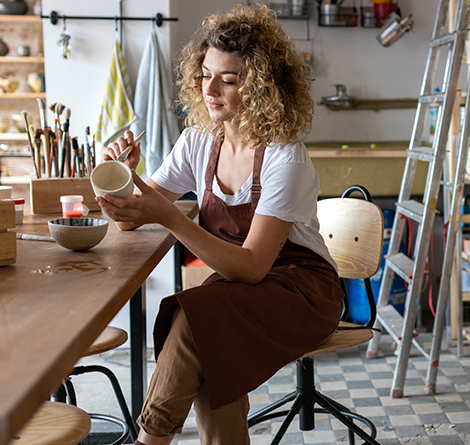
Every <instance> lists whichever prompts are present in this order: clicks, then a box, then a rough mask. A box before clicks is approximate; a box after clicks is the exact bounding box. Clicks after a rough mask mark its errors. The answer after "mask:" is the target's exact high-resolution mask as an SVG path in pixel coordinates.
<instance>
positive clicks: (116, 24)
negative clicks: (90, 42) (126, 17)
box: [114, 17, 119, 32]
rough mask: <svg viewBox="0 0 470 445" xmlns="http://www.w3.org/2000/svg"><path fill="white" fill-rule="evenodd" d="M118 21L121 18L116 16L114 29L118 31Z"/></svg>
mask: <svg viewBox="0 0 470 445" xmlns="http://www.w3.org/2000/svg"><path fill="white" fill-rule="evenodd" d="M118 22H119V18H118V17H114V31H116V32H118V31H119V25H118Z"/></svg>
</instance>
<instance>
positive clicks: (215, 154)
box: [205, 138, 222, 192]
mask: <svg viewBox="0 0 470 445" xmlns="http://www.w3.org/2000/svg"><path fill="white" fill-rule="evenodd" d="M221 146H222V139H220V138H217V139H216V140H215V141H214V145H213V146H212V150H211V153H210V155H209V161H208V162H207V168H206V176H205V182H206V190H207V191H208V192H212V182H213V181H214V175H215V169H216V168H217V161H218V160H219V153H220V147H221Z"/></svg>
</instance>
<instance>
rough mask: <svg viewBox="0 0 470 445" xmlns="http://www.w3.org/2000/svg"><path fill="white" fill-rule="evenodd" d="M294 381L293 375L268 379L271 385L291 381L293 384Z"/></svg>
mask: <svg viewBox="0 0 470 445" xmlns="http://www.w3.org/2000/svg"><path fill="white" fill-rule="evenodd" d="M294 382H295V380H294V377H293V376H291V375H285V376H284V375H283V376H276V377H271V378H270V379H269V381H268V383H269V384H270V385H283V384H284V383H291V384H292V385H293V384H294Z"/></svg>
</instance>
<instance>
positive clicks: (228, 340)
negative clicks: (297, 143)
mask: <svg viewBox="0 0 470 445" xmlns="http://www.w3.org/2000/svg"><path fill="white" fill-rule="evenodd" d="M221 143H222V142H221V141H220V140H217V141H216V142H215V143H214V146H213V148H212V150H211V154H210V157H209V163H208V166H207V170H206V176H205V182H206V190H205V192H204V199H203V203H202V206H201V209H200V213H199V222H200V224H201V226H203V227H204V228H205V229H207V230H208V231H210V232H211V233H213V234H214V235H216V236H218V237H220V238H222V239H224V240H226V241H228V242H231V243H234V244H237V245H242V244H243V241H244V239H245V237H246V236H247V234H248V231H249V229H250V225H251V220H252V217H253V215H254V211H255V208H256V205H257V203H258V200H259V197H260V194H261V185H260V184H261V183H260V173H261V166H262V163H263V156H264V151H265V147H262V146H260V147H258V148H257V149H256V151H255V157H254V162H253V185H252V198H251V203H247V204H242V205H237V206H227V205H226V204H225V203H224V202H223V201H222V200H221V199H220V198H219V197H217V196H216V195H214V194H213V193H212V183H213V179H214V175H215V171H216V168H217V161H218V158H219V153H220V147H221ZM342 298H343V291H342V290H341V287H340V284H339V279H338V275H337V273H336V271H335V270H334V268H333V267H332V266H331V265H330V264H329V263H328V262H327V261H326V260H325V259H323V258H322V257H321V256H319V255H318V254H316V253H314V252H313V251H311V250H310V249H308V248H306V247H303V246H299V245H296V244H294V243H292V242H290V241H288V242H287V243H286V245H285V246H284V248H283V249H282V251H281V253H280V254H279V256H278V257H277V259H276V261H275V263H274V265H273V267H272V268H271V270H270V271H269V273H268V274H267V275H266V277H265V279H264V280H263V281H261V282H260V283H257V284H254V285H251V284H243V283H232V282H230V281H228V280H226V279H225V278H223V277H222V276H221V275H219V274H218V273H214V274H212V275H211V276H210V277H209V278H208V279H207V280H206V281H205V282H204V283H203V285H202V286H199V287H196V288H192V289H188V290H186V291H183V292H180V293H178V294H176V295H173V296H170V297H167V298H165V299H164V300H163V301H162V303H161V305H160V311H159V313H158V315H157V319H156V322H155V329H154V342H155V357H156V358H157V357H158V354H159V353H160V351H161V349H162V347H163V343H164V342H165V338H166V336H167V334H168V332H169V329H170V327H171V320H172V316H173V313H174V310H175V309H176V308H177V306H178V304H179V305H181V307H182V308H183V310H184V313H185V315H186V318H187V320H188V323H189V326H190V328H191V333H192V335H193V339H194V343H195V345H196V350H197V354H198V357H199V361H200V363H201V367H202V371H203V374H204V379H205V383H206V387H207V392H208V395H209V400H210V405H211V409H217V408H220V407H221V406H223V405H225V404H227V403H231V402H234V401H235V400H237V399H239V398H240V397H242V396H243V395H245V394H247V393H248V392H250V391H252V390H254V389H256V388H257V387H258V386H259V385H261V384H262V383H264V382H265V381H266V380H268V379H269V378H270V377H271V376H272V375H274V374H275V373H276V372H277V371H278V370H279V369H280V368H282V367H283V366H285V365H286V364H287V363H289V362H291V361H293V360H295V359H297V358H298V357H300V356H302V355H303V354H305V353H306V352H308V351H310V350H312V349H313V348H314V347H315V346H317V345H319V344H320V343H322V342H323V340H325V339H326V338H327V337H328V336H329V335H330V334H331V333H332V332H333V331H334V330H335V328H336V327H337V326H338V323H339V317H340V313H341V306H340V302H341V300H342Z"/></svg>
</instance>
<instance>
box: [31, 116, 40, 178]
mask: <svg viewBox="0 0 470 445" xmlns="http://www.w3.org/2000/svg"><path fill="white" fill-rule="evenodd" d="M35 134H36V132H35V131H34V128H33V126H32V125H30V126H29V136H30V139H31V140H32V142H33V146H34V159H35V161H36V171H37V173H38V179H39V178H40V177H41V176H42V168H41V167H42V165H41V164H42V163H41V139H39V140H38V141H36V136H35Z"/></svg>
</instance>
